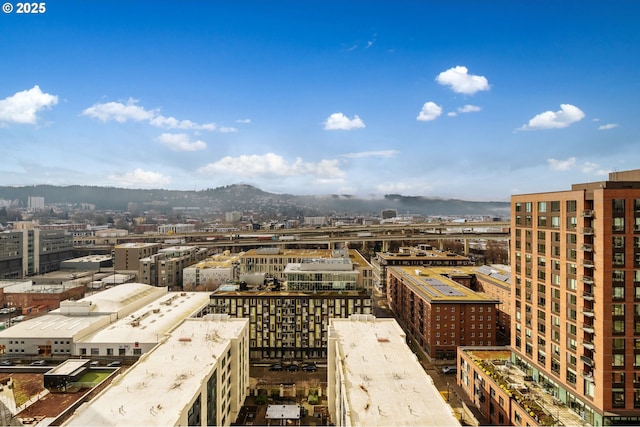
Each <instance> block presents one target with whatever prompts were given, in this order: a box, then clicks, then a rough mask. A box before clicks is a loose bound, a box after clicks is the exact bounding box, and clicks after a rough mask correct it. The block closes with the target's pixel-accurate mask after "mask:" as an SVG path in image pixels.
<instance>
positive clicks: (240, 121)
mask: <svg viewBox="0 0 640 427" xmlns="http://www.w3.org/2000/svg"><path fill="white" fill-rule="evenodd" d="M236 123H251V119H238V120H236Z"/></svg>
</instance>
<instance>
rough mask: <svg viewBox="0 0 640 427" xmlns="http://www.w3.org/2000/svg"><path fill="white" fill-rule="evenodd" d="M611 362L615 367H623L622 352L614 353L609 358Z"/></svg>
mask: <svg viewBox="0 0 640 427" xmlns="http://www.w3.org/2000/svg"><path fill="white" fill-rule="evenodd" d="M611 364H612V365H613V366H614V367H616V368H622V367H624V354H617V353H614V354H613V355H612V358H611Z"/></svg>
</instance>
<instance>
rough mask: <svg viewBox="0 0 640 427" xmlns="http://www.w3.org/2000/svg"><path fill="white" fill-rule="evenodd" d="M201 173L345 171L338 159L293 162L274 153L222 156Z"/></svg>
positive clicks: (336, 174)
mask: <svg viewBox="0 0 640 427" xmlns="http://www.w3.org/2000/svg"><path fill="white" fill-rule="evenodd" d="M198 172H199V173H202V174H221V173H222V174H232V175H236V176H253V177H255V176H265V177H269V176H272V177H284V176H301V175H312V176H317V177H320V178H322V179H336V178H342V177H344V175H345V172H344V171H343V170H341V169H340V165H339V162H338V160H320V161H319V162H317V163H314V162H305V161H303V160H302V159H301V158H296V160H295V161H294V162H289V161H287V160H285V159H284V158H283V157H282V156H279V155H277V154H274V153H267V154H262V155H258V154H253V155H242V156H238V157H231V156H227V157H223V158H222V159H220V160H218V161H217V162H213V163H210V164H208V165H206V166H204V167H202V168H200V169H198Z"/></svg>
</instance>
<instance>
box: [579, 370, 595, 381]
mask: <svg viewBox="0 0 640 427" xmlns="http://www.w3.org/2000/svg"><path fill="white" fill-rule="evenodd" d="M581 376H582V378H584V379H585V380H587V381H589V382H593V371H583V372H582V375H581Z"/></svg>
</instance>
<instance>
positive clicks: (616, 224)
mask: <svg viewBox="0 0 640 427" xmlns="http://www.w3.org/2000/svg"><path fill="white" fill-rule="evenodd" d="M613 231H614V232H623V231H624V217H614V218H613Z"/></svg>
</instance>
